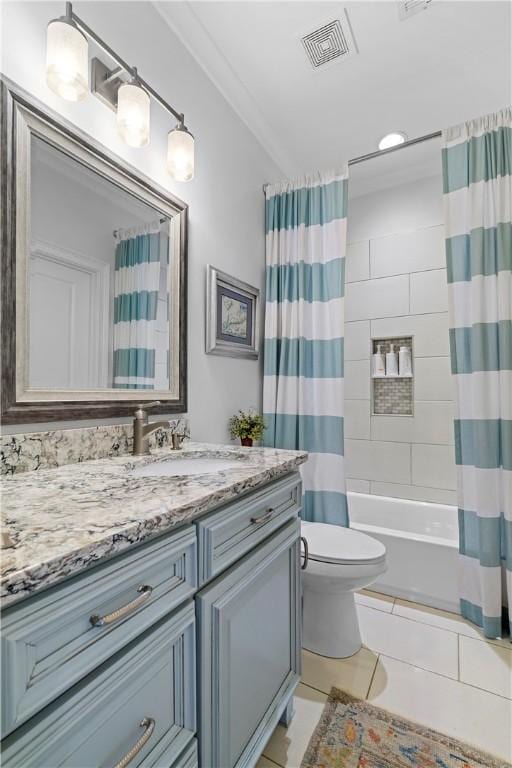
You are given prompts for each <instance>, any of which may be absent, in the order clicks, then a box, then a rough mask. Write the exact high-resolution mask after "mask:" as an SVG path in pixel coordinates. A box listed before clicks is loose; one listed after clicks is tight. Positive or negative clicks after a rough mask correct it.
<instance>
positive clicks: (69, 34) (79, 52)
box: [46, 3, 194, 181]
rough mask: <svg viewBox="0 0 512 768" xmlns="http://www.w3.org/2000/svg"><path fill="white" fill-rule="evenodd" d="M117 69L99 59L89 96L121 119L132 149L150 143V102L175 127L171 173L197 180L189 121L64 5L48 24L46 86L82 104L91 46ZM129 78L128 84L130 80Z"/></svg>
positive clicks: (94, 63)
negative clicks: (110, 67) (168, 117)
mask: <svg viewBox="0 0 512 768" xmlns="http://www.w3.org/2000/svg"><path fill="white" fill-rule="evenodd" d="M89 39H90V40H93V42H94V43H95V44H96V45H97V46H98V47H99V48H100V49H101V50H102V51H103V52H104V53H105V54H106V55H107V56H108V57H109V58H110V59H112V60H113V61H115V62H116V66H115V67H114V68H113V69H109V68H108V67H107V66H106V65H105V64H104V63H103V62H102V61H101V60H100V59H98V58H93V59H92V61H91V91H92V93H93V94H94V95H95V96H97V97H98V98H99V99H101V101H103V103H104V104H106V105H107V106H109V107H110V108H111V109H113V110H114V111H115V112H116V113H117V125H118V130H119V135H120V136H121V138H122V139H123V141H125V142H126V143H127V144H128V145H129V146H131V147H145V146H146V145H147V144H148V143H149V133H150V108H151V99H153V100H154V101H156V102H157V103H158V104H159V105H160V106H161V107H162V109H164V110H165V111H166V112H168V113H169V114H170V115H172V116H173V118H174V119H175V120H176V121H177V125H176V127H175V128H174V129H172V130H171V131H170V132H169V134H168V138H167V168H168V170H169V173H170V174H171V176H172V177H173V178H174V179H175V180H176V181H190V180H191V179H193V178H194V137H193V135H192V134H191V133H190V131H189V130H188V129H187V128H186V127H185V115H184V114H183V113H182V112H178V111H177V110H176V109H174V107H172V106H171V105H170V104H168V103H167V102H166V101H165V100H164V99H163V98H162V97H161V96H160V94H159V93H157V91H155V90H154V89H153V88H152V87H151V86H150V85H149V84H148V83H147V82H146V81H145V80H143V79H142V78H141V77H140V75H139V74H138V72H137V69H136V68H135V67H131V66H130V65H129V64H127V63H126V62H125V61H124V60H123V59H122V58H121V57H120V56H118V54H117V53H116V52H115V51H114V50H113V49H112V48H111V47H110V46H109V45H107V43H105V42H104V41H103V40H102V39H101V38H100V37H99V36H98V35H97V34H96V33H95V32H93V30H92V29H91V28H90V27H88V26H87V24H85V22H83V21H82V19H80V18H79V17H78V16H77V15H76V13H74V11H73V8H72V4H71V3H66V14H65V16H62V17H61V18H60V19H55V20H54V21H51V22H50V23H49V24H48V32H47V45H46V81H47V83H48V86H49V87H50V88H51V90H52V91H53V92H54V93H56V94H57V95H59V96H61V97H62V98H64V99H68V100H69V101H81V100H82V99H84V98H85V97H86V96H87V93H88V90H89V77H88V63H89V62H88V47H89V46H88V40H89ZM126 76H128V77H129V80H126Z"/></svg>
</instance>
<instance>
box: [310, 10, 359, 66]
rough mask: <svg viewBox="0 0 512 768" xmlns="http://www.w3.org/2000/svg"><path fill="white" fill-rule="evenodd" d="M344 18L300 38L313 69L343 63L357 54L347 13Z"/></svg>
mask: <svg viewBox="0 0 512 768" xmlns="http://www.w3.org/2000/svg"><path fill="white" fill-rule="evenodd" d="M344 13H345V17H344V18H343V17H342V19H341V20H340V19H335V20H334V21H330V22H329V23H328V24H323V25H322V26H321V27H318V28H317V29H315V30H314V32H310V33H309V34H308V35H305V36H304V37H303V38H302V44H303V46H304V48H305V51H306V53H307V55H308V58H309V61H310V62H311V66H312V67H313V69H320V67H324V66H326V65H327V64H331V63H333V62H335V61H345V60H346V59H348V58H350V57H351V56H353V55H354V54H355V53H357V48H356V45H355V42H354V37H353V35H352V30H351V29H350V24H349V21H348V16H347V15H346V14H347V12H346V11H345V12H344Z"/></svg>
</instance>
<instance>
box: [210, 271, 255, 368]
mask: <svg viewBox="0 0 512 768" xmlns="http://www.w3.org/2000/svg"><path fill="white" fill-rule="evenodd" d="M206 283H207V287H206V352H207V354H210V355H227V356H228V357H246V358H251V359H253V360H255V359H257V357H258V346H259V300H260V292H259V289H258V288H255V287H254V286H252V285H249V284H248V283H244V282H243V281H242V280H238V279H237V278H235V277H231V276H230V275H227V274H226V273H225V272H221V271H220V270H219V269H215V267H212V266H211V265H210V264H209V265H208V266H207V279H206Z"/></svg>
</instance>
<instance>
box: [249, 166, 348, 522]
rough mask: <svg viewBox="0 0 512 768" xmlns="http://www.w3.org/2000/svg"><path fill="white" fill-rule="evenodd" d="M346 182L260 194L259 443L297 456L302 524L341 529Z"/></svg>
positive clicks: (307, 181) (297, 184)
mask: <svg viewBox="0 0 512 768" xmlns="http://www.w3.org/2000/svg"><path fill="white" fill-rule="evenodd" d="M346 211H347V177H346V174H343V175H336V174H333V173H331V174H317V175H314V176H308V177H305V178H303V179H300V180H297V181H287V182H283V183H280V184H275V185H272V186H269V187H267V189H266V315H265V363H264V384H263V410H264V418H265V423H266V431H265V444H266V445H267V446H275V447H278V448H289V449H304V450H307V451H309V460H308V462H307V464H305V465H304V466H303V468H302V479H303V486H304V497H303V511H302V517H303V518H304V519H306V520H312V521H316V522H325V523H333V524H336V525H348V514H347V497H346V491H345V469H344V459H343V321H344V307H343V303H344V299H343V295H344V282H345V281H344V272H345V247H346V224H347V219H346Z"/></svg>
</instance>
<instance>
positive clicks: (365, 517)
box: [348, 493, 459, 613]
mask: <svg viewBox="0 0 512 768" xmlns="http://www.w3.org/2000/svg"><path fill="white" fill-rule="evenodd" d="M348 508H349V515H350V526H351V528H355V529H357V530H358V531H364V532H365V533H368V534H369V535H370V536H373V537H374V538H376V539H379V541H382V543H383V544H385V546H386V549H387V562H388V570H387V572H386V573H385V574H383V576H381V577H380V578H379V579H378V581H376V582H375V584H374V585H373V586H372V587H371V588H372V589H374V590H375V591H377V592H384V593H385V594H387V595H392V596H393V597H401V598H403V599H405V600H413V601H416V602H418V603H423V604H424V605H430V606H432V607H434V608H441V609H444V610H446V611H454V612H456V613H459V597H458V589H457V556H458V523H457V509H456V507H453V506H448V505H446V504H430V503H426V502H421V501H409V500H408V499H393V498H390V497H389V496H373V495H370V494H366V493H349V494H348Z"/></svg>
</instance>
